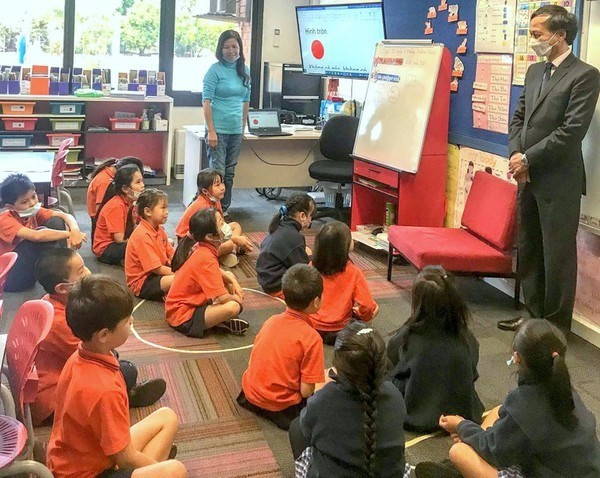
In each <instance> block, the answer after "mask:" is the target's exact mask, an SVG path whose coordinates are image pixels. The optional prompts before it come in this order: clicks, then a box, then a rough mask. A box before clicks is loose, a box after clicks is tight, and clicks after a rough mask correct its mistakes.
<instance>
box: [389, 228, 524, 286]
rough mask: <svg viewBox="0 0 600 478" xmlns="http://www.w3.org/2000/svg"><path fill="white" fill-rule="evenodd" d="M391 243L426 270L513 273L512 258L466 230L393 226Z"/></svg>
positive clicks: (390, 230) (390, 237)
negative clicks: (426, 268) (432, 268)
mask: <svg viewBox="0 0 600 478" xmlns="http://www.w3.org/2000/svg"><path fill="white" fill-rule="evenodd" d="M388 241H389V242H390V244H391V245H392V246H393V247H394V248H395V249H397V250H398V251H400V252H401V253H402V255H403V256H404V257H406V259H408V260H409V261H410V262H411V263H413V264H414V265H415V267H417V269H423V267H425V266H429V265H441V266H442V267H443V268H444V269H446V270H447V271H449V272H480V273H482V274H484V273H493V274H506V275H510V274H511V273H512V255H511V254H510V253H509V254H503V253H502V252H500V251H498V250H496V249H494V248H493V247H491V246H490V245H488V244H486V243H485V242H484V241H482V240H480V239H478V238H477V237H475V236H474V235H473V234H470V233H469V232H468V231H466V230H464V229H449V228H444V227H412V226H391V227H390V229H389V234H388Z"/></svg>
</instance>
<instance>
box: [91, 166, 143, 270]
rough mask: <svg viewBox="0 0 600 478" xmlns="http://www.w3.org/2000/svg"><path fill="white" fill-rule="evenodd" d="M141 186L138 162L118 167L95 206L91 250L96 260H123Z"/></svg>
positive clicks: (104, 261)
mask: <svg viewBox="0 0 600 478" xmlns="http://www.w3.org/2000/svg"><path fill="white" fill-rule="evenodd" d="M143 190H144V178H143V176H142V173H141V171H140V170H139V169H138V167H137V166H135V165H133V164H128V165H127V166H123V167H122V168H120V169H118V170H117V172H116V173H115V177H114V179H113V182H112V183H111V185H110V186H109V187H108V189H107V190H106V194H105V195H104V199H103V200H102V204H100V207H99V208H98V215H97V216H96V218H97V222H96V224H95V229H94V243H93V246H92V250H93V251H94V254H96V257H97V258H98V261H100V262H103V263H105V264H112V265H118V264H122V263H123V261H124V259H125V249H126V247H127V240H128V239H129V236H131V233H132V232H133V228H134V227H135V224H136V222H137V217H134V215H135V216H137V213H136V211H135V207H134V204H135V202H136V201H137V198H138V197H139V196H140V194H142V191H143Z"/></svg>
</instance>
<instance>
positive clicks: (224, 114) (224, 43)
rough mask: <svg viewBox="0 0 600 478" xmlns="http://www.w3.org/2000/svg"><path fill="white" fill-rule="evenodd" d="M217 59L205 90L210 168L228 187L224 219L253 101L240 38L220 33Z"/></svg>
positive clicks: (206, 78) (234, 33) (223, 201)
mask: <svg viewBox="0 0 600 478" xmlns="http://www.w3.org/2000/svg"><path fill="white" fill-rule="evenodd" d="M215 56H216V57H217V59H218V60H219V61H218V62H217V63H215V64H213V65H212V66H211V67H210V68H209V69H208V71H207V73H206V75H205V76H204V86H203V89H202V97H203V103H202V106H203V108H204V120H205V124H206V144H207V155H208V160H209V165H210V168H211V169H215V170H217V171H218V172H219V173H220V174H221V176H222V177H223V182H224V183H225V196H224V197H223V200H222V201H221V206H222V207H223V215H224V216H225V217H227V209H228V208H229V206H230V205H231V191H232V189H233V177H234V175H235V166H236V164H237V161H238V157H239V155H240V146H241V144H242V135H243V133H244V123H245V121H246V116H247V115H248V103H249V101H250V70H249V69H248V67H247V66H246V64H245V58H244V49H243V46H242V38H241V37H240V34H239V33H238V32H236V31H234V30H227V31H224V32H223V33H221V36H220V37H219V43H218V44H217V51H216V52H215Z"/></svg>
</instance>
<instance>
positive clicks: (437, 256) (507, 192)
mask: <svg viewBox="0 0 600 478" xmlns="http://www.w3.org/2000/svg"><path fill="white" fill-rule="evenodd" d="M516 209H517V186H516V185H515V184H513V183H510V182H508V181H505V180H503V179H500V178H497V177H495V176H493V175H491V174H489V173H485V172H483V171H478V172H477V173H475V177H474V179H473V184H472V186H471V191H470V193H469V196H468V197H467V201H466V204H465V210H464V212H463V215H462V219H461V226H462V227H460V228H445V227H411V226H390V229H389V233H388V242H389V244H390V250H389V255H388V275H387V279H388V280H392V260H393V254H394V253H395V252H396V251H397V252H398V253H400V255H402V256H403V257H404V258H405V259H407V260H408V261H409V262H410V263H411V264H413V265H414V266H415V267H416V268H417V269H419V270H421V269H423V267H425V266H429V265H441V266H442V267H443V268H444V269H446V270H447V271H448V272H452V273H453V274H454V275H471V276H479V277H511V278H514V279H515V308H518V307H519V295H520V281H519V275H518V273H517V272H518V271H517V269H518V266H517V268H513V248H514V241H515V232H516V222H517V221H516Z"/></svg>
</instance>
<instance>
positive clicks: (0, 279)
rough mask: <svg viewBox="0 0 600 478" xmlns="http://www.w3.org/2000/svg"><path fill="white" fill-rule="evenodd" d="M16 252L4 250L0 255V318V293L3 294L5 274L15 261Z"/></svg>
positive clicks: (0, 315) (0, 307) (0, 299)
mask: <svg viewBox="0 0 600 478" xmlns="http://www.w3.org/2000/svg"><path fill="white" fill-rule="evenodd" d="M17 257H18V254H17V253H16V252H5V253H4V254H2V255H1V256H0V319H2V305H3V301H2V295H3V294H4V285H5V284H6V276H8V273H9V272H10V270H11V269H12V266H14V265H15V262H17Z"/></svg>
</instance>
